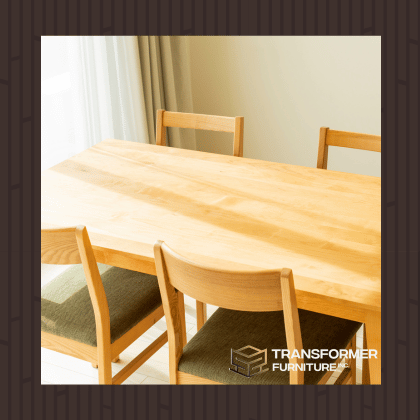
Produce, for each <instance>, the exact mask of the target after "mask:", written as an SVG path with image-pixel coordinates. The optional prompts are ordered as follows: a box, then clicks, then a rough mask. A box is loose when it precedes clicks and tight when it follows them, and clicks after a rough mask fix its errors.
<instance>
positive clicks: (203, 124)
mask: <svg viewBox="0 0 420 420" xmlns="http://www.w3.org/2000/svg"><path fill="white" fill-rule="evenodd" d="M165 127H179V128H193V129H196V130H210V131H224V132H227V133H233V156H238V157H242V156H243V139H244V117H220V116H218V115H203V114H189V113H185V112H171V111H165V110H164V109H159V110H158V111H157V117H156V144H157V145H158V146H165V144H166V130H165Z"/></svg>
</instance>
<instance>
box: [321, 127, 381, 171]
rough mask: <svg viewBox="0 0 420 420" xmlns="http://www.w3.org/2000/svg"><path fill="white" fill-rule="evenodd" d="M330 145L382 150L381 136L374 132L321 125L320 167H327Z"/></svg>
mask: <svg viewBox="0 0 420 420" xmlns="http://www.w3.org/2000/svg"><path fill="white" fill-rule="evenodd" d="M328 146H340V147H349V148H351V149H361V150H370V151H372V152H380V151H381V136H374V135H372V134H361V133H352V132H350V131H337V130H330V129H329V128H328V127H321V129H320V130H319V146H318V161H317V165H316V167H317V168H318V169H327V163H328Z"/></svg>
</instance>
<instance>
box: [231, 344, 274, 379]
mask: <svg viewBox="0 0 420 420" xmlns="http://www.w3.org/2000/svg"><path fill="white" fill-rule="evenodd" d="M230 362H231V364H232V367H230V368H229V370H230V371H232V372H234V373H237V374H238V375H242V376H245V377H246V378H251V377H252V376H255V375H258V374H260V373H264V372H267V371H268V370H269V369H268V368H266V369H263V368H264V366H265V365H267V349H264V350H260V349H257V348H256V347H252V346H245V347H242V348H240V349H238V350H233V349H230Z"/></svg>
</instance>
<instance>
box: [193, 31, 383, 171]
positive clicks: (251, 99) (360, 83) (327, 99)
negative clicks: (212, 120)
mask: <svg viewBox="0 0 420 420" xmlns="http://www.w3.org/2000/svg"><path fill="white" fill-rule="evenodd" d="M189 41H190V56H191V75H192V92H193V104H194V112H196V113H203V114H215V115H229V116H236V115H243V116H244V117H245V135H244V156H245V157H248V158H253V159H263V160H269V161H276V162H284V163H291V164H296V165H302V166H310V167H315V166H316V157H317V150H318V133H319V128H320V127H321V126H327V127H330V128H332V129H339V130H346V131H356V132H362V133H370V134H380V133H381V79H380V77H381V51H380V50H381V46H380V42H381V41H380V37H216V36H215V37H213V36H212V37H190V38H189ZM231 139H232V136H230V135H228V134H224V133H212V132H205V131H200V132H198V131H197V148H198V149H199V150H203V151H208V152H215V153H225V154H230V153H231V149H232V141H231ZM328 168H329V169H332V170H340V171H345V172H354V173H361V174H366V175H374V176H380V153H375V152H366V151H359V150H351V149H342V148H330V154H329V166H328Z"/></svg>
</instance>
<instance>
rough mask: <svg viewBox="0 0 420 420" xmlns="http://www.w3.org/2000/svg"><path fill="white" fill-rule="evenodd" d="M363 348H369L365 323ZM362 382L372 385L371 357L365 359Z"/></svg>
mask: <svg viewBox="0 0 420 420" xmlns="http://www.w3.org/2000/svg"><path fill="white" fill-rule="evenodd" d="M363 348H364V349H367V340H366V326H365V325H363ZM362 384H363V385H370V373H369V359H363V368H362Z"/></svg>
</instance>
